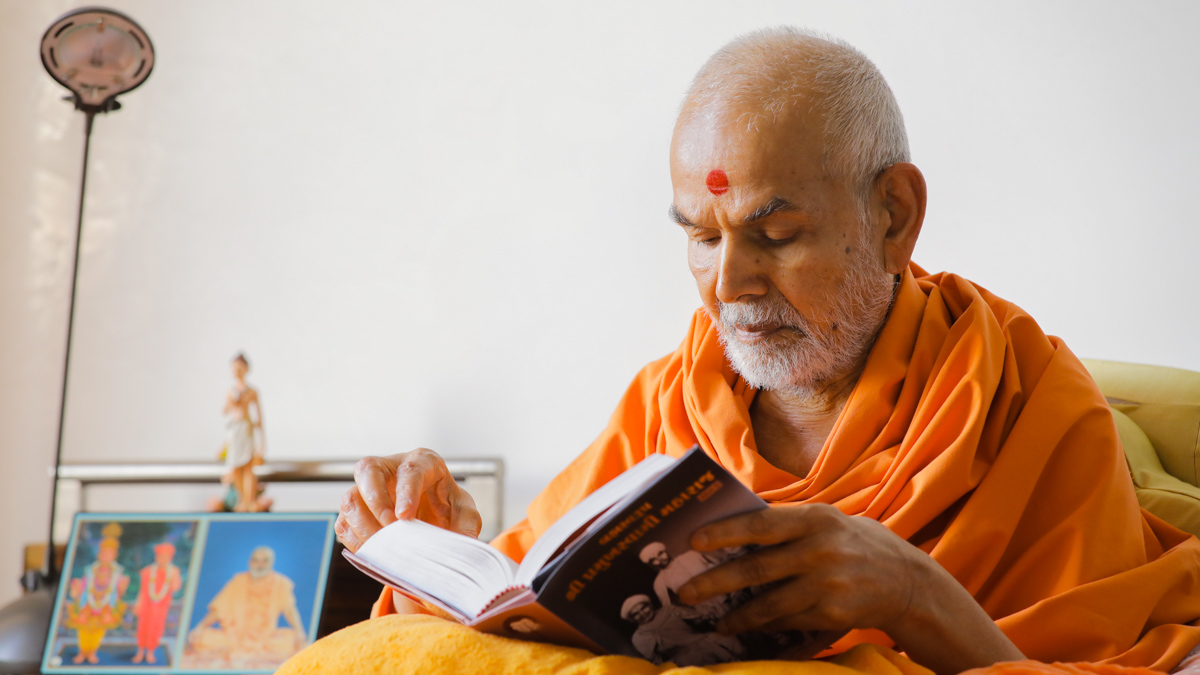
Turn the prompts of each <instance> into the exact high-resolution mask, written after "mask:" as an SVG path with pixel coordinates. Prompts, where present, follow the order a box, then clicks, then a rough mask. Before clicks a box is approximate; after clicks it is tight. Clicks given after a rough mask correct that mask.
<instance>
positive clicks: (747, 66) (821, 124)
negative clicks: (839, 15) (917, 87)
mask: <svg viewBox="0 0 1200 675" xmlns="http://www.w3.org/2000/svg"><path fill="white" fill-rule="evenodd" d="M701 121H707V122H709V123H710V124H722V123H724V124H728V123H731V122H735V123H736V124H737V126H739V127H742V128H744V129H745V130H746V131H749V132H754V133H757V132H766V131H769V129H768V128H769V127H773V126H776V125H779V124H784V125H786V126H787V127H789V128H788V129H782V130H779V131H781V132H783V133H789V132H790V133H804V132H806V131H807V132H810V133H815V134H818V135H819V137H820V138H819V140H820V146H821V159H822V165H823V167H824V169H825V171H826V172H828V173H829V174H831V175H832V176H834V177H838V178H843V179H847V180H849V181H850V183H851V185H852V186H853V189H854V190H855V192H857V193H859V194H862V193H864V192H865V190H866V189H867V188H868V187H869V186H870V184H871V181H872V180H873V179H874V178H875V177H876V176H877V175H878V174H879V173H880V172H881V171H882V170H883V169H885V168H886V167H888V166H891V165H892V164H895V163H896V162H907V161H909V151H908V135H907V134H906V133H905V130H904V118H903V117H902V116H901V114H900V107H899V105H897V103H896V98H895V96H893V95H892V90H891V88H890V87H888V84H887V82H886V81H885V80H884V79H883V75H882V74H880V72H879V69H878V68H876V67H875V64H874V63H872V62H871V60H870V59H868V58H867V57H866V56H865V55H863V54H862V52H859V51H858V50H857V49H855V48H854V47H852V46H850V45H849V44H847V43H845V42H843V41H842V40H838V39H836V38H832V37H828V36H822V35H819V34H817V33H814V32H810V31H804V30H799V29H796V28H790V27H781V28H770V29H764V30H759V31H755V32H752V33H747V34H746V35H743V36H741V37H738V38H736V39H734V40H733V41H732V42H730V43H729V44H727V45H725V46H724V47H722V48H721V49H720V50H718V51H717V53H715V54H713V55H712V57H711V58H709V60H708V62H707V63H705V64H704V67H702V68H701V69H700V72H699V73H697V74H696V77H695V79H694V80H693V81H692V85H691V87H690V88H689V89H688V92H687V95H686V96H685V97H684V102H683V107H682V109H681V111H680V115H679V122H678V124H677V127H676V128H677V129H679V128H681V127H685V126H687V125H689V124H692V123H695V122H701Z"/></svg>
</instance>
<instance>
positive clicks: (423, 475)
mask: <svg viewBox="0 0 1200 675" xmlns="http://www.w3.org/2000/svg"><path fill="white" fill-rule="evenodd" d="M423 450H424V448H419V449H417V450H414V451H413V452H410V453H407V454H405V455H404V459H403V460H401V461H400V465H399V466H397V467H396V506H395V514H396V517H397V518H402V519H405V520H409V519H412V518H415V517H416V516H417V509H418V508H419V507H420V506H421V497H422V496H423V495H424V494H425V492H426V491H427V490H429V488H430V487H432V485H433V483H435V482H437V480H438V477H439V476H438V474H439V471H438V464H440V463H439V462H435V461H434V460H433V459H432V458H431V457H430V455H432V454H433V453H432V452H431V451H428V450H424V452H422V451H423ZM436 456H437V455H433V457H436ZM443 466H444V465H443Z"/></svg>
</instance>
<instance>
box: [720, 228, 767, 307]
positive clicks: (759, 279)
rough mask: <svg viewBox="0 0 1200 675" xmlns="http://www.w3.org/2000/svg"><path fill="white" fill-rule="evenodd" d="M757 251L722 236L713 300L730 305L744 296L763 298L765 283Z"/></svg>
mask: <svg viewBox="0 0 1200 675" xmlns="http://www.w3.org/2000/svg"><path fill="white" fill-rule="evenodd" d="M761 260H762V258H761V252H760V251H755V250H753V247H752V246H749V245H748V244H746V243H743V242H739V241H737V238H736V237H726V238H725V239H724V240H723V241H722V242H721V260H720V265H719V267H718V269H717V300H720V301H721V302H724V303H734V302H738V301H740V300H745V299H746V298H747V297H757V296H760V295H766V293H767V290H768V289H767V282H766V279H765V277H764V276H763V273H762V266H761Z"/></svg>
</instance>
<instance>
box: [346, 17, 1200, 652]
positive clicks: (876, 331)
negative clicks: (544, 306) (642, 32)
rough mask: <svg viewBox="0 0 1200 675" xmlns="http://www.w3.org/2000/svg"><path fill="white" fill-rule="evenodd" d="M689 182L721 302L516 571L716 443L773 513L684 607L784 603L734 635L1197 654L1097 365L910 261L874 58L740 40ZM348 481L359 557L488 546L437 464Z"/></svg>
mask: <svg viewBox="0 0 1200 675" xmlns="http://www.w3.org/2000/svg"><path fill="white" fill-rule="evenodd" d="M671 179H672V184H673V187H674V201H673V204H672V206H671V208H670V217H671V219H672V220H674V221H675V222H676V223H677V224H678V225H679V227H681V228H682V229H683V231H684V233H685V234H686V235H687V240H688V241H687V249H688V263H689V265H690V267H691V271H692V274H693V275H694V277H695V279H696V283H697V286H698V287H699V291H700V297H701V300H702V302H703V307H702V308H701V309H700V310H698V311H697V312H696V313H695V315H694V317H693V319H692V322H691V325H690V326H689V328H688V330H687V333H686V335H685V337H684V340H683V342H682V344H681V345H680V346H679V348H678V349H677V350H676V351H675V352H674V353H673V354H670V355H669V356H667V357H665V358H663V359H661V360H658V361H655V362H653V363H651V364H650V365H648V366H646V368H645V369H643V370H642V371H641V373H639V374H638V376H637V377H636V378H635V380H634V382H633V384H632V385H631V387H630V388H629V390H628V392H627V393H626V395H625V397H624V398H623V399H622V400H621V402H620V404H619V405H618V407H617V410H616V413H615V414H614V415H613V417H612V419H611V421H610V423H609V426H608V428H607V429H606V430H605V431H604V433H603V434H602V435H601V436H600V438H599V439H597V440H596V442H595V443H594V444H593V445H592V446H591V447H589V448H588V449H587V450H586V451H585V452H584V453H583V454H582V455H580V456H579V457H578V458H576V459H575V460H574V461H573V462H572V463H571V464H570V465H569V466H568V467H567V468H566V470H564V471H563V472H562V473H561V474H560V475H559V476H558V477H557V478H555V479H554V481H553V482H552V483H551V484H550V486H549V487H548V488H547V489H546V490H545V491H544V492H543V493H542V494H541V495H540V496H539V497H538V498H537V499H536V500H534V502H533V503H532V505H531V506H530V508H529V511H528V514H527V515H528V518H527V519H526V520H524V521H522V522H521V523H520V524H518V525H517V526H516V527H514V528H513V529H511V530H509V531H507V532H504V533H503V534H501V535H500V536H499V537H498V538H497V539H496V540H495V541H494V542H493V544H494V545H495V546H496V547H498V548H499V549H500V550H502V551H504V552H506V553H508V554H509V555H511V556H512V557H514V558H518V559H519V558H521V556H522V555H523V554H524V552H525V551H526V550H527V549H528V548H529V546H530V544H531V543H532V542H533V541H534V540H535V539H536V538H537V537H538V536H539V535H540V534H541V533H542V532H543V531H544V530H545V529H546V527H547V526H548V525H550V524H551V523H552V522H554V520H555V519H556V518H558V517H559V516H560V515H561V514H562V513H563V512H565V511H566V510H567V509H568V508H570V507H571V506H572V505H574V504H576V503H577V502H578V501H579V500H580V499H582V498H583V497H584V496H585V495H587V494H589V493H590V492H591V491H593V490H595V489H596V488H597V487H598V486H600V485H602V484H604V483H605V482H606V481H608V480H610V479H611V478H612V477H614V476H616V475H617V474H618V473H620V472H621V471H622V470H624V469H626V468H627V467H629V466H631V465H632V464H633V463H635V462H637V461H638V460H640V459H641V458H643V457H645V456H646V455H648V454H650V453H666V454H669V455H674V456H678V455H680V454H682V453H683V452H684V451H685V450H686V449H687V448H689V447H690V446H691V445H692V444H693V443H699V444H700V446H701V447H702V448H704V450H705V452H707V453H708V454H709V455H710V456H712V457H713V458H714V459H716V460H717V461H719V462H720V463H721V464H722V465H723V466H725V467H726V468H727V469H728V470H729V471H730V472H731V473H733V474H734V475H736V476H737V477H738V478H739V479H740V480H742V481H743V482H745V483H746V484H747V485H749V486H751V488H752V489H754V490H755V491H756V492H757V493H758V494H759V495H760V496H761V497H763V498H764V499H766V500H767V501H768V502H770V503H772V504H773V505H775V506H776V508H771V509H767V510H765V511H762V512H758V513H754V514H751V515H746V516H741V517H736V518H732V519H729V520H727V521H723V522H720V523H716V524H713V525H710V526H707V527H705V528H702V529H700V530H699V531H697V532H696V533H695V534H694V536H693V539H692V545H693V546H694V547H695V548H696V549H697V550H700V551H712V550H716V549H718V548H722V547H727V546H741V545H750V544H755V545H760V546H762V547H763V548H761V549H759V550H757V551H756V552H754V553H751V554H749V555H747V556H745V557H742V558H740V559H738V560H736V561H733V562H730V563H727V564H724V565H721V566H719V567H717V568H715V569H712V570H709V571H707V572H705V573H704V574H701V575H700V576H698V577H696V578H694V579H692V580H691V581H690V582H689V583H688V584H686V585H684V586H682V587H681V588H679V591H678V593H679V597H680V599H681V600H682V601H683V602H686V603H692V604H697V603H703V602H705V601H706V600H708V599H710V598H713V597H716V596H718V595H720V594H723V593H729V592H731V591H735V590H738V589H742V588H745V587H748V586H753V585H758V584H774V587H773V589H772V590H770V591H768V592H766V593H764V594H762V595H760V596H758V597H757V598H755V599H754V600H752V601H750V602H747V603H746V604H744V605H743V606H741V607H740V608H738V609H737V610H735V611H733V612H731V613H730V614H729V615H727V616H726V617H724V619H723V620H722V621H721V623H720V625H719V628H720V629H721V630H722V631H724V632H726V633H730V634H736V633H740V632H743V631H748V630H751V629H764V630H785V629H801V630H835V631H847V630H848V631H849V633H848V634H847V635H846V636H845V637H844V638H843V639H842V640H840V641H839V642H838V643H837V644H835V645H834V649H835V650H842V649H847V648H849V647H850V646H852V645H854V644H858V643H862V642H880V643H883V644H888V645H895V646H896V647H897V648H898V649H900V650H903V651H905V652H906V653H907V655H908V656H909V657H910V658H911V659H912V660H914V661H916V662H917V663H919V664H921V665H924V666H926V667H929V668H931V669H933V670H934V671H936V672H938V673H954V672H959V671H962V670H964V669H967V668H971V667H976V666H985V665H989V664H994V663H997V662H1003V661H1012V660H1018V659H1022V658H1032V659H1037V660H1041V661H1046V662H1051V661H1105V662H1109V663H1114V664H1122V665H1141V666H1150V667H1153V668H1157V669H1162V670H1167V669H1170V668H1172V667H1174V666H1175V665H1176V664H1178V663H1179V662H1180V660H1181V659H1183V657H1184V656H1185V655H1186V654H1187V653H1188V652H1189V651H1190V650H1192V649H1193V648H1194V647H1195V646H1196V645H1197V643H1200V628H1198V627H1193V626H1191V625H1186V624H1188V623H1189V622H1193V621H1194V620H1196V619H1197V617H1200V543H1198V542H1197V541H1196V539H1194V538H1190V537H1188V536H1185V535H1184V534H1183V533H1181V532H1179V531H1178V530H1176V529H1174V528H1172V527H1170V526H1169V525H1166V524H1165V523H1163V522H1161V521H1159V520H1158V519H1156V518H1154V517H1153V516H1151V515H1149V514H1147V513H1145V512H1143V511H1141V510H1140V509H1139V508H1138V505H1137V502H1136V500H1135V498H1134V494H1133V488H1132V485H1131V482H1130V480H1129V476H1128V474H1127V470H1126V467H1125V461H1124V458H1123V456H1122V452H1121V446H1120V441H1119V438H1118V436H1117V433H1116V430H1115V428H1114V423H1113V419H1112V416H1111V413H1110V412H1109V410H1108V408H1107V406H1106V404H1105V401H1104V398H1103V397H1102V396H1101V394H1100V392H1099V391H1098V390H1097V388H1096V386H1095V384H1094V383H1093V382H1092V380H1091V378H1090V377H1089V376H1088V374H1087V372H1086V371H1085V370H1084V368H1083V366H1082V365H1081V364H1080V363H1079V361H1078V360H1077V359H1076V358H1075V356H1074V355H1072V354H1071V352H1070V351H1069V350H1068V349H1067V348H1066V346H1065V345H1064V344H1063V343H1062V341H1061V340H1059V339H1057V338H1053V337H1049V336H1046V335H1045V334H1044V333H1043V332H1042V331H1041V329H1040V328H1039V327H1038V325H1037V324H1036V323H1035V322H1034V321H1033V319H1031V318H1030V317H1029V316H1028V315H1027V314H1025V313H1024V312H1023V311H1022V310H1021V309H1019V308H1018V307H1016V306H1014V305H1013V304H1011V303H1009V302H1006V301H1004V300H1002V299H1000V298H997V297H996V296H994V295H992V294H991V293H989V292H987V291H986V290H984V289H982V288H979V287H978V286H976V285H974V284H972V283H970V282H968V281H966V280H965V279H962V278H961V277H957V276H954V275H952V274H944V273H943V274H936V275H929V274H927V273H926V272H925V271H924V270H922V269H921V268H920V267H918V266H917V265H915V264H913V263H912V262H911V261H910V256H911V254H912V251H913V247H914V246H915V244H916V242H917V237H918V234H919V233H920V231H921V224H922V221H923V219H924V214H925V204H926V191H925V181H924V179H923V177H922V175H921V172H920V171H919V170H918V169H917V167H916V166H914V165H913V164H911V163H910V162H909V151H908V144H907V139H906V134H905V129H904V124H903V120H902V118H901V115H900V111H899V109H898V106H897V104H896V101H895V99H894V97H893V95H892V93H891V90H890V89H889V88H888V86H887V84H886V82H885V81H884V79H883V77H882V76H881V75H880V73H879V72H878V70H877V69H876V68H875V67H874V65H873V64H872V63H871V62H870V61H869V60H868V59H866V57H864V56H863V55H862V54H860V53H859V52H857V51H856V50H854V49H853V48H852V47H850V46H848V45H846V44H844V43H841V42H838V41H834V40H829V39H825V38H821V37H816V36H813V35H810V34H807V33H803V32H799V31H795V30H790V29H779V30H770V31H762V32H758V33H754V34H751V35H748V36H745V37H743V38H740V39H738V40H735V41H734V42H732V43H731V44H729V45H727V46H726V47H725V48H723V49H721V50H720V51H719V52H718V53H717V54H716V55H714V56H713V57H712V58H711V59H710V60H709V61H708V63H707V64H705V66H704V67H703V68H702V69H701V71H700V73H699V74H698V75H697V77H696V79H695V81H694V82H693V83H692V86H691V88H690V90H689V91H688V93H687V96H686V98H685V102H684V105H683V108H682V111H681V113H680V115H679V119H678V122H677V124H676V126H675V132H674V137H673V139H672V142H671ZM356 480H357V485H356V487H355V488H354V489H352V490H351V491H350V492H349V493H348V494H347V496H346V499H345V500H344V502H343V509H342V514H341V517H340V518H339V520H338V524H337V530H338V533H339V536H340V537H341V539H342V541H343V542H344V543H345V544H346V545H347V546H348V547H350V548H351V549H354V548H356V547H357V546H359V545H360V544H361V543H362V542H363V541H364V540H366V539H367V538H368V537H370V536H371V535H372V534H373V533H374V532H375V531H377V530H378V528H380V527H382V526H384V525H386V524H388V523H390V522H392V521H393V520H395V519H397V518H414V517H419V518H422V519H424V520H428V521H429V522H432V523H435V524H437V525H440V526H443V527H447V528H451V529H454V530H458V531H461V532H466V533H469V534H475V533H477V532H478V530H479V522H480V521H479V516H478V514H477V513H476V510H475V507H474V504H473V502H472V500H471V498H470V496H469V495H467V494H466V493H465V492H464V491H463V490H462V489H461V488H459V487H458V486H457V485H455V484H454V481H453V480H452V478H451V477H450V476H449V474H448V473H447V470H446V467H445V464H444V463H443V462H442V461H441V460H440V459H439V458H438V456H437V455H436V454H434V453H433V452H432V451H429V450H426V449H420V450H416V451H413V452H410V453H405V454H400V455H395V456H391V457H386V458H368V459H366V460H363V461H362V462H361V463H360V464H359V466H358V471H357V475H356ZM393 602H395V605H396V607H395V610H399V611H404V610H405V609H406V607H402V606H401V605H402V604H403V603H402V602H401V600H398V599H395V598H393V597H392V596H391V595H390V594H386V593H385V596H384V597H383V598H382V599H381V603H380V611H382V612H387V611H392V610H393V607H392V604H393Z"/></svg>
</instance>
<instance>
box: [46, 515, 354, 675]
mask: <svg viewBox="0 0 1200 675" xmlns="http://www.w3.org/2000/svg"><path fill="white" fill-rule="evenodd" d="M336 515H337V514H333V513H316V514H293V513H287V514H212V513H205V514H146V515H140V514H129V513H120V514H98V513H81V514H78V515H76V517H75V523H74V527H73V528H72V530H71V539H70V543H69V545H68V547H67V555H66V562H65V564H64V566H63V573H62V579H61V582H60V583H59V587H58V595H57V599H56V601H55V609H54V615H53V618H52V620H51V625H50V634H49V637H48V638H47V640H46V651H45V654H44V657H43V659H42V672H45V673H99V672H112V673H140V672H154V673H231V672H237V673H255V672H262V673H270V672H274V671H275V670H276V669H277V668H278V667H279V666H280V665H281V664H282V663H283V662H284V661H286V660H287V659H288V658H289V657H291V656H292V655H293V654H295V653H296V652H298V651H299V650H300V649H302V648H303V647H304V646H305V645H307V644H308V643H310V642H312V641H313V639H314V638H315V637H316V633H317V623H318V620H319V618H320V615H321V604H322V601H323V600H324V597H325V585H326V582H327V577H328V572H329V560H330V556H331V554H332V551H333V541H334V535H333V522H334V519H335V518H336Z"/></svg>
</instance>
